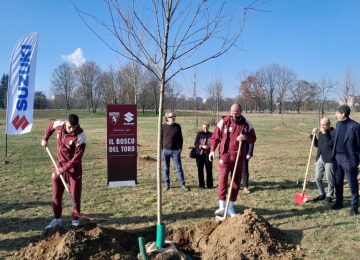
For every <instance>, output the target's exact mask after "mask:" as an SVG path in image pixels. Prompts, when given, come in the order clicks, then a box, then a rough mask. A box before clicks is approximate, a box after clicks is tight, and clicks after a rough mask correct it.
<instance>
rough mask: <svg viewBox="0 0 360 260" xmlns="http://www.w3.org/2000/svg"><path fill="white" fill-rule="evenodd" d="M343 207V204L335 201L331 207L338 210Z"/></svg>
mask: <svg viewBox="0 0 360 260" xmlns="http://www.w3.org/2000/svg"><path fill="white" fill-rule="evenodd" d="M343 207H344V206H343V204H341V203H337V202H335V204H334V205H332V207H331V209H334V210H338V209H342V208H343Z"/></svg>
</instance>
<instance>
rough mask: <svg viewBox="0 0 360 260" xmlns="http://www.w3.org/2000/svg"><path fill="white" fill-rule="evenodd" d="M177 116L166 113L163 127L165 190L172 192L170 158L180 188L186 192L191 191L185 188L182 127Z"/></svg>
mask: <svg viewBox="0 0 360 260" xmlns="http://www.w3.org/2000/svg"><path fill="white" fill-rule="evenodd" d="M175 118H176V115H175V114H174V113H173V112H167V113H165V121H166V123H165V124H163V125H162V126H161V149H162V156H163V159H164V179H165V190H166V191H168V190H170V158H172V159H173V162H174V164H175V168H176V171H177V175H178V179H179V182H180V186H181V188H182V189H183V190H184V191H189V188H188V187H186V186H185V178H184V171H183V169H182V165H181V150H182V147H183V136H182V132H181V126H180V125H179V124H177V123H175Z"/></svg>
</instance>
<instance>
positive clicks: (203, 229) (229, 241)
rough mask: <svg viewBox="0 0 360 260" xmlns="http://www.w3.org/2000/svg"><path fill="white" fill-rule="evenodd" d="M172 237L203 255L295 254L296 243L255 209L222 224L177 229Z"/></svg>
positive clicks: (265, 256)
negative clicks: (193, 228)
mask: <svg viewBox="0 0 360 260" xmlns="http://www.w3.org/2000/svg"><path fill="white" fill-rule="evenodd" d="M171 240H172V241H173V242H174V243H175V244H176V245H177V246H178V247H183V248H184V250H185V251H188V252H191V251H192V252H194V253H195V255H201V258H202V259H249V258H250V259H278V258H292V257H293V256H294V254H295V251H296V246H295V245H294V244H292V243H291V242H290V241H289V240H288V239H287V237H286V236H285V234H284V233H282V232H281V231H280V230H278V229H276V228H273V227H272V226H271V225H270V224H269V223H268V222H267V221H266V220H265V219H264V218H263V217H261V216H258V215H257V214H256V213H255V212H254V211H253V210H252V209H247V210H245V212H244V214H242V215H240V214H239V215H237V216H236V217H234V218H230V219H226V220H225V221H223V222H222V223H221V224H219V223H215V222H211V221H209V222H205V223H203V224H201V225H200V226H198V227H197V228H196V229H195V230H192V229H186V228H178V229H174V230H173V234H172V237H171Z"/></svg>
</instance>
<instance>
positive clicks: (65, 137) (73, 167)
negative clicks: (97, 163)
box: [41, 114, 86, 229]
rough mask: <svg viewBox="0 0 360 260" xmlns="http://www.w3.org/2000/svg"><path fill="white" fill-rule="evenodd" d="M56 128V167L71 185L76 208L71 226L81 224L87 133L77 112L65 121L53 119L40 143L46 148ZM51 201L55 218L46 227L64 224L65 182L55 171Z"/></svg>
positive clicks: (73, 210)
mask: <svg viewBox="0 0 360 260" xmlns="http://www.w3.org/2000/svg"><path fill="white" fill-rule="evenodd" d="M55 131H56V142H57V158H58V163H57V166H58V168H59V173H60V174H62V175H63V177H64V179H65V181H66V182H67V183H68V184H69V188H70V193H71V196H72V197H73V198H74V202H75V207H73V208H72V210H71V211H72V216H73V220H72V225H73V226H78V225H79V224H80V223H79V220H78V216H79V214H80V205H81V204H80V201H81V189H82V165H81V160H82V157H83V154H84V151H85V146H86V136H85V133H84V131H83V129H82V128H81V127H80V125H79V118H78V116H77V115H75V114H70V115H69V116H68V119H67V120H66V121H65V122H62V121H52V122H50V124H49V126H48V128H47V129H46V131H45V134H44V136H43V139H42V141H41V145H42V146H43V147H47V145H48V140H49V138H50V136H51V135H52V134H53V133H54V132H55ZM52 188H53V195H52V204H53V210H54V215H55V218H54V219H53V220H52V221H51V222H50V224H49V225H48V226H46V227H45V229H50V228H53V227H56V226H61V224H62V222H61V213H62V196H63V193H64V189H65V187H64V185H63V183H62V182H61V179H60V176H59V175H58V174H57V173H56V170H55V169H54V170H53V173H52Z"/></svg>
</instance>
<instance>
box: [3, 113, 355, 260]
mask: <svg viewBox="0 0 360 260" xmlns="http://www.w3.org/2000/svg"><path fill="white" fill-rule="evenodd" d="M72 112H75V113H78V114H79V116H80V124H81V126H82V128H84V130H85V133H86V134H87V137H88V144H87V148H86V152H85V156H84V159H83V172H84V173H83V196H82V211H84V212H85V213H89V214H92V215H95V216H99V217H104V218H106V219H105V220H101V221H100V220H99V221H98V223H99V224H101V225H104V226H114V227H117V228H119V229H135V228H141V227H147V226H153V225H154V224H156V209H157V206H156V199H157V198H156V162H155V161H153V160H145V159H142V158H144V157H146V156H148V157H152V158H154V159H155V158H156V135H157V132H156V131H157V130H156V126H157V117H155V116H152V115H146V116H144V117H142V116H141V114H139V117H138V145H139V146H138V154H139V158H138V182H139V184H138V185H137V186H136V187H120V188H113V189H110V188H107V186H106V185H107V183H106V182H107V165H106V118H105V113H104V112H102V111H99V112H97V113H96V114H95V115H94V114H92V113H91V112H87V111H72ZM224 113H225V112H224ZM65 116H66V111H64V110H46V111H35V114H34V125H33V130H32V132H31V133H29V134H25V135H22V136H9V137H8V159H7V160H8V161H9V164H5V162H4V161H5V160H4V155H5V137H4V129H5V111H0V138H1V144H0V156H1V158H2V159H1V165H0V194H1V195H0V258H4V257H6V256H8V255H9V254H11V253H13V252H14V251H17V250H19V249H20V248H22V247H24V246H25V245H27V244H28V243H30V242H31V241H32V240H33V239H34V238H37V237H38V236H40V235H41V234H42V232H43V228H44V227H45V225H46V224H47V223H48V222H49V221H50V220H51V219H52V207H51V161H50V160H49V158H48V155H47V153H46V152H45V151H44V149H43V148H42V147H41V146H40V141H41V138H42V135H43V131H44V129H45V128H46V126H47V125H48V123H49V120H50V119H54V118H58V119H63V118H65ZM201 116H202V118H201V119H200V121H199V122H202V121H201V120H202V119H205V118H206V115H205V114H201ZM245 116H246V117H247V118H248V119H249V120H251V121H252V123H253V125H254V127H255V130H256V134H257V138H258V139H257V142H256V145H255V153H254V158H253V159H251V161H250V190H251V191H252V192H251V193H250V194H244V193H243V192H240V193H239V196H238V201H237V203H236V207H235V208H236V210H237V211H238V212H240V213H241V212H242V211H243V210H244V209H245V208H250V207H251V208H253V209H254V210H255V211H256V212H257V213H258V214H260V215H262V216H263V217H265V218H266V219H267V220H268V221H269V222H270V223H271V224H272V225H273V226H274V227H277V228H280V229H282V230H285V231H286V233H288V234H289V235H290V236H292V238H293V239H294V241H295V242H297V243H298V244H300V245H301V248H302V250H304V254H305V255H306V258H308V259H359V257H360V225H359V222H360V217H359V216H356V217H349V216H348V214H347V213H348V210H349V203H350V193H349V190H348V189H345V190H344V195H345V200H344V204H345V208H344V209H342V210H340V211H332V210H330V209H329V208H328V207H326V206H325V205H323V204H321V203H318V204H316V203H307V204H305V205H303V206H298V205H295V204H294V195H295V193H296V192H300V191H301V188H302V180H303V178H304V174H305V169H306V163H307V158H308V155H309V149H310V138H309V137H308V134H309V133H310V132H311V130H312V128H314V127H316V126H317V125H318V123H317V122H318V116H317V114H311V113H307V114H300V115H297V114H286V115H277V114H274V115H270V114H245ZM328 116H329V117H330V119H331V121H332V125H333V126H335V123H336V119H335V118H334V116H333V113H331V114H329V115H328ZM351 116H352V118H353V119H355V120H357V121H359V122H360V114H357V113H355V114H354V115H351ZM177 122H178V123H180V124H181V126H182V130H183V135H184V142H185V143H184V152H183V154H182V159H183V161H182V162H183V168H184V171H185V179H186V183H187V184H188V185H189V187H190V188H191V191H190V192H183V190H181V189H180V188H179V184H178V182H177V178H176V172H175V169H174V168H173V166H172V169H171V182H172V187H173V188H172V189H171V190H170V191H169V192H166V193H164V195H163V214H164V215H163V220H164V223H165V224H166V225H167V226H169V227H170V226H173V225H181V226H194V225H196V224H197V223H199V222H202V221H205V220H209V219H210V220H213V219H214V217H213V212H214V210H215V209H216V207H217V205H218V204H217V192H216V190H215V189H214V190H200V189H198V188H197V186H198V181H197V171H196V163H195V160H193V159H190V158H189V157H188V153H189V150H188V149H187V148H188V147H189V146H191V145H192V144H193V142H194V138H195V135H196V132H197V130H196V129H194V121H193V117H192V116H191V113H189V112H188V113H183V114H181V113H178V117H177ZM212 129H213V126H212V127H210V130H212ZM289 129H290V130H289ZM50 150H51V151H52V152H53V154H55V136H53V137H52V138H51V141H50ZM315 152H316V149H314V151H313V156H312V161H311V167H310V172H309V182H308V185H307V190H306V193H307V194H309V195H310V196H312V197H315V196H317V195H318V192H317V188H316V185H315V181H314V162H315ZM217 179H218V170H217V165H216V164H215V165H214V184H215V185H216V184H217ZM63 214H64V224H65V225H68V223H69V222H70V219H69V215H70V202H69V200H68V199H67V197H66V196H64V209H63ZM154 232H155V231H154Z"/></svg>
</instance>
